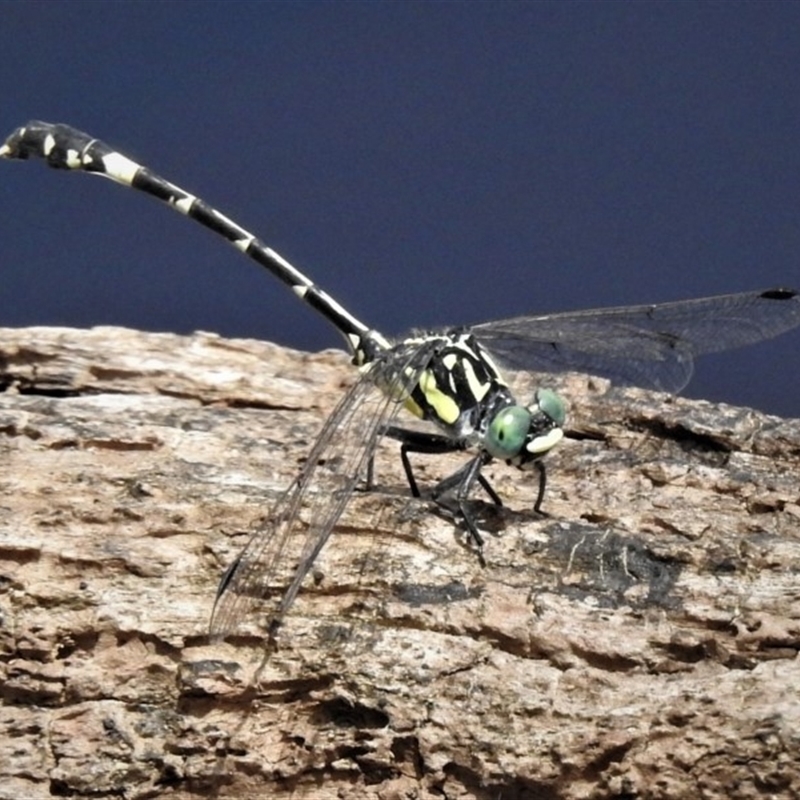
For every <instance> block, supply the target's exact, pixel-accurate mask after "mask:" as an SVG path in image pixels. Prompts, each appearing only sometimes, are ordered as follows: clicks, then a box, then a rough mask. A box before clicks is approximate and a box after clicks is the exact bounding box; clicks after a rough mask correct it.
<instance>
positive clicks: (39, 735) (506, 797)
mask: <svg viewBox="0 0 800 800" xmlns="http://www.w3.org/2000/svg"><path fill="white" fill-rule="evenodd" d="M353 379H354V373H353V369H352V367H350V366H349V364H348V363H347V359H346V357H345V356H344V355H343V354H341V353H335V352H333V351H329V352H325V353H321V354H316V355H309V354H304V353H298V352H294V351H290V350H286V349H282V348H280V347H277V346H274V345H270V344H264V343H260V342H255V341H243V340H239V341H228V340H224V339H221V338H219V337H216V336H213V335H209V334H196V335H194V336H191V337H180V336H174V335H165V334H145V333H139V332H135V331H129V330H124V329H119V328H97V329H93V330H90V331H76V330H68V329H53V328H30V329H24V330H11V329H0V384H2V386H3V388H4V392H3V393H2V394H0V448H1V450H0V492H1V493H2V495H1V496H2V499H0V614H1V615H2V620H0V621H1V622H2V627H0V699H1V700H2V707H1V708H0V798H3V799H4V800H5V799H6V798H14V800H16V799H17V798H32V799H33V800H38V799H39V798H52V797H53V796H64V797H93V798H98V797H100V798H104V797H115V798H116V797H124V798H136V799H137V800H138V799H139V798H151V797H168V798H187V799H188V798H205V797H221V798H228V797H230V798H234V797H236V798H260V797H270V798H290V797H291V798H348V799H349V798H380V799H381V800H401V798H402V799H403V800H407V799H408V798H426V799H427V798H459V799H466V798H475V799H476V800H477V799H479V800H489V799H490V798H503V800H510V799H511V798H544V799H545V800H549V799H550V798H553V800H555V798H559V800H560V799H561V798H564V799H565V800H566V799H567V798H569V799H572V798H610V797H613V798H693V799H694V798H698V797H702V798H720V799H721V798H760V799H762V800H763V798H765V797H770V798H783V797H786V798H790V797H797V796H800V702H799V701H798V697H797V691H796V687H797V686H798V685H800V662H798V659H797V650H798V646H799V645H800V590H798V572H800V489H799V488H798V475H799V474H800V470H798V460H799V459H800V421H798V420H781V419H777V418H775V417H767V416H764V415H761V414H759V413H757V412H754V411H751V410H747V409H740V408H733V407H728V406H718V405H711V404H708V403H703V402H694V401H685V400H680V399H678V400H675V399H672V398H668V397H666V396H664V395H657V394H653V393H648V392H644V391H639V390H624V391H623V390H608V385H607V384H605V383H604V382H602V381H598V380H594V379H589V378H585V377H582V376H565V377H561V378H559V379H558V380H553V379H552V378H551V379H548V380H547V381H546V383H547V384H548V385H553V386H554V388H556V389H558V390H559V391H561V392H562V393H563V394H564V395H565V396H566V397H567V398H568V400H569V402H570V406H571V409H570V417H569V421H568V424H569V427H570V428H571V429H572V431H573V433H575V434H576V435H577V436H578V437H579V438H576V439H572V440H570V441H567V442H566V443H565V444H564V445H563V446H562V447H561V448H560V449H559V450H558V452H556V453H554V454H553V456H552V457H550V458H549V460H548V466H549V487H548V493H547V495H546V497H545V502H544V505H543V509H544V510H546V511H547V516H539V515H536V514H534V513H533V512H532V511H530V510H529V509H530V505H531V502H532V499H533V497H534V495H535V485H534V483H535V481H534V480H533V479H532V478H531V475H525V474H522V473H518V472H516V471H514V470H509V469H508V468H506V467H504V466H502V465H497V466H495V465H492V466H490V468H489V469H488V470H487V475H488V477H489V478H490V480H491V481H492V483H493V485H494V486H495V487H496V488H497V490H498V491H499V493H500V494H501V496H502V497H503V498H504V500H505V502H506V506H505V507H504V508H503V509H494V508H492V507H490V506H488V505H486V504H483V503H479V504H478V507H477V509H478V515H479V518H480V519H481V528H482V530H485V531H486V532H487V535H486V539H487V543H486V548H485V556H486V561H487V566H486V567H485V568H482V567H481V566H480V565H479V563H478V560H477V558H476V557H475V554H474V553H473V552H472V551H471V550H470V549H469V547H468V546H466V545H465V543H464V539H463V535H462V534H461V533H460V532H459V531H458V530H457V529H456V527H455V526H454V525H453V523H452V521H451V520H450V519H448V517H447V514H446V512H445V511H442V510H437V509H436V508H434V507H433V506H432V505H431V503H430V502H429V501H427V500H425V499H422V500H412V499H411V498H409V497H408V495H407V491H406V487H405V485H404V478H403V476H402V471H401V468H400V464H399V459H398V458H397V457H396V452H395V449H394V447H395V446H396V443H391V442H386V443H384V445H383V446H382V451H381V456H380V459H379V464H378V484H379V485H378V488H377V490H376V491H373V492H369V493H367V492H359V493H358V494H357V495H356V496H355V497H354V499H353V501H352V502H351V504H350V507H349V508H348V510H347V511H346V513H345V516H344V518H343V520H342V523H341V525H340V526H339V527H338V528H337V531H336V533H335V534H334V536H333V537H332V539H331V542H330V543H329V545H328V547H327V548H326V550H325V551H324V552H323V554H322V557H321V558H320V561H319V564H318V568H317V570H315V572H314V575H313V579H311V580H309V582H308V586H307V587H306V589H305V590H304V591H303V592H301V594H300V597H299V598H298V602H297V604H296V606H295V607H294V609H293V610H292V612H291V613H290V615H289V617H288V618H287V620H286V624H285V625H284V626H283V628H282V629H281V631H280V636H279V648H278V650H277V651H275V652H267V651H266V650H265V640H264V625H263V622H264V621H263V619H259V618H258V617H257V616H256V617H254V618H253V619H252V620H249V621H248V624H247V625H246V626H245V628H244V629H243V631H242V632H241V634H240V635H237V636H235V637H232V638H230V639H229V640H227V641H225V642H223V643H216V644H215V643H211V642H210V641H209V640H208V638H207V637H206V635H205V632H206V627H207V624H208V618H209V614H210V611H211V604H212V600H213V596H214V592H215V589H216V585H217V582H218V580H219V577H220V575H221V573H222V571H223V570H224V568H225V566H226V565H227V564H229V563H230V561H231V560H232V559H233V558H234V556H235V554H236V553H237V551H238V550H239V549H240V548H241V547H242V546H243V544H244V543H245V541H246V540H247V537H248V535H249V533H250V532H251V531H252V530H254V529H256V528H257V526H258V524H259V521H260V520H262V519H263V518H264V517H265V516H266V515H268V514H269V509H270V504H271V502H273V501H274V499H275V498H276V497H277V496H278V494H279V492H280V491H281V490H282V489H283V488H285V487H286V486H287V485H288V484H289V482H290V481H291V479H292V477H293V476H294V474H295V473H296V470H297V468H298V466H299V464H300V463H302V459H303V457H304V454H305V453H306V452H307V450H308V448H309V447H310V444H311V443H312V442H313V440H314V437H315V435H316V432H317V431H318V429H319V426H320V425H321V424H322V422H323V420H324V419H325V416H326V414H327V413H328V412H329V411H330V410H331V409H332V408H333V406H334V405H335V403H336V401H337V399H338V398H339V396H340V395H341V392H342V390H343V388H344V387H345V386H347V385H348V384H349V383H350V382H351V381H352V380H353ZM526 391H527V392H530V391H531V386H530V385H528V386H527V388H526V387H524V386H523V388H522V391H521V395H522V396H523V397H524V396H525V392H526ZM393 444H394V446H393ZM457 463H458V459H457V458H456V460H455V461H453V460H451V459H449V458H446V459H442V458H429V459H424V460H419V475H420V478H421V480H422V481H424V482H425V481H427V482H428V483H432V482H434V481H435V480H436V479H437V478H439V477H442V476H443V475H445V474H447V472H448V469H451V468H452V467H453V466H454V465H455V464H457ZM479 499H480V498H479ZM320 502H324V499H323V500H320Z"/></svg>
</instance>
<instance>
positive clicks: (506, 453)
mask: <svg viewBox="0 0 800 800" xmlns="http://www.w3.org/2000/svg"><path fill="white" fill-rule="evenodd" d="M565 419H566V405H565V403H564V401H563V400H562V399H561V397H560V396H559V395H558V394H556V393H555V392H554V391H552V390H551V389H537V391H536V394H535V395H534V398H533V403H532V404H531V405H529V406H528V407H527V408H526V407H525V406H517V405H510V406H506V407H505V408H502V409H500V411H498V412H497V414H495V415H494V417H493V418H492V421H491V422H490V423H489V427H488V428H487V430H486V434H485V436H484V440H483V446H484V448H485V449H486V451H487V452H488V453H489V455H491V456H492V457H493V458H497V459H502V460H503V461H506V462H507V463H509V464H512V465H513V466H515V467H519V468H520V469H525V468H526V467H527V466H528V465H530V464H532V463H533V462H534V461H536V460H538V459H540V458H541V457H542V456H543V455H544V454H545V453H547V452H548V451H549V450H551V449H552V448H553V447H555V446H556V445H557V444H558V443H559V442H560V441H561V439H562V438H563V437H564V431H563V430H562V428H563V425H564V420H565Z"/></svg>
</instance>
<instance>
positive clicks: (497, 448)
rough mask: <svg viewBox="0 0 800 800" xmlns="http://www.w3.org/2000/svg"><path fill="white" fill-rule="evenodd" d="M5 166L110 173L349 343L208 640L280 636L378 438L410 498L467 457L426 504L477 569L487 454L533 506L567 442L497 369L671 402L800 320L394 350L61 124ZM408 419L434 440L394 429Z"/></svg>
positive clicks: (483, 329) (775, 300)
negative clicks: (606, 383)
mask: <svg viewBox="0 0 800 800" xmlns="http://www.w3.org/2000/svg"><path fill="white" fill-rule="evenodd" d="M0 157H2V158H7V159H29V158H41V159H43V160H44V161H45V162H46V163H47V164H48V165H49V166H51V167H55V168H58V169H66V170H73V171H78V172H86V173H89V174H93V175H100V176H102V177H105V178H109V179H111V180H113V181H115V182H116V183H119V184H121V185H123V186H127V187H130V188H132V189H136V190H138V191H141V192H144V193H145V194H148V195H151V196H152V197H155V198H156V199H158V200H160V201H162V202H163V203H166V204H167V205H168V206H169V207H171V208H172V209H173V210H175V211H178V212H179V213H181V214H183V215H184V216H187V217H189V218H190V219H192V220H194V221H195V222H198V223H200V224H201V225H202V226H204V227H206V228H208V229H210V230H211V231H213V232H214V233H216V234H218V235H219V236H221V237H222V238H224V239H226V240H227V241H228V242H229V243H230V244H232V245H233V246H234V247H235V248H236V249H237V250H239V251H240V252H241V253H243V254H244V255H245V256H247V257H248V258H250V259H252V260H253V261H255V262H256V263H257V264H259V265H261V266H262V267H264V268H265V269H266V270H267V271H268V272H270V273H271V274H272V275H274V276H275V277H276V278H278V279H279V280H280V281H282V282H283V283H285V284H286V285H288V286H289V288H290V289H291V290H292V291H293V292H294V294H295V295H297V296H298V297H299V298H300V299H301V300H303V301H304V302H305V303H306V304H308V305H309V306H311V307H312V308H314V309H315V310H316V311H317V312H318V313H319V314H321V315H322V316H323V317H324V318H325V319H326V320H328V322H330V323H331V324H332V325H333V326H334V328H336V330H338V331H339V333H341V334H342V335H343V336H344V339H345V341H346V343H347V346H348V348H349V350H350V352H351V355H352V361H353V364H354V365H355V367H356V368H357V369H358V371H359V375H358V379H357V380H356V381H355V382H354V383H353V385H352V387H351V388H350V389H349V390H348V391H347V392H346V393H345V394H344V395H343V396H342V398H341V399H340V401H339V403H338V404H337V406H336V408H335V409H334V411H333V412H332V413H331V414H330V416H329V417H328V418H327V420H326V422H325V423H324V425H323V426H322V429H321V431H320V433H319V435H318V436H317V438H316V440H315V442H314V444H313V446H312V448H311V451H310V452H309V454H308V457H307V459H306V460H305V462H304V466H303V467H302V468H301V469H300V471H299V473H298V474H297V476H296V478H295V479H294V481H293V482H292V483H291V485H290V486H289V487H288V488H287V489H286V490H285V491H284V492H283V493H282V494H281V495H280V497H279V499H278V500H277V501H276V503H275V504H274V506H273V508H272V509H271V513H270V514H269V516H268V519H267V521H266V522H265V523H264V524H263V525H262V526H261V527H259V528H258V529H257V530H256V531H255V532H254V533H252V535H251V537H250V539H249V541H248V542H247V544H246V545H245V546H244V548H243V549H242V551H241V552H240V553H239V555H238V556H237V557H236V558H235V560H234V561H233V562H232V563H231V564H230V566H229V567H228V568H227V569H226V570H225V572H224V574H223V576H222V578H221V580H220V584H219V588H218V591H217V594H216V598H215V601H214V606H213V610H212V614H211V621H210V626H209V628H210V634H211V635H212V636H213V637H215V638H222V637H224V636H226V635H228V634H231V633H234V632H235V631H236V630H237V629H238V628H239V627H240V626H241V624H242V623H243V621H244V620H246V619H247V618H249V617H250V615H251V614H252V613H253V612H254V610H255V609H256V608H261V607H263V603H264V601H266V600H270V601H271V604H270V611H269V612H268V615H267V629H268V631H269V636H270V638H271V639H274V636H275V635H276V633H277V631H278V629H279V627H280V625H281V624H282V622H283V620H284V618H285V616H286V614H287V613H288V612H289V610H290V609H291V607H292V605H293V603H294V601H295V599H296V597H297V594H298V592H299V591H300V589H301V586H302V584H303V582H304V580H305V578H306V576H307V575H308V573H309V572H310V571H311V569H312V567H313V565H314V563H315V561H316V560H317V558H318V556H319V554H320V552H321V551H322V549H323V548H324V547H325V545H326V544H327V542H328V540H329V539H330V537H331V534H332V533H333V532H334V529H335V527H336V525H337V522H338V521H339V519H340V518H341V516H342V514H343V513H344V511H345V508H346V507H347V504H348V502H349V501H350V499H351V497H352V496H353V493H354V492H355V491H356V489H357V488H358V485H359V482H360V481H363V480H364V478H365V477H366V480H367V484H368V485H370V484H371V483H372V464H373V461H374V457H375V452H376V447H377V444H378V442H379V441H380V440H381V439H382V438H383V437H388V438H390V439H394V440H397V441H398V442H399V443H400V447H399V450H400V458H401V463H402V466H403V469H404V472H405V475H406V478H407V481H408V484H409V488H410V491H411V494H412V495H413V496H415V497H419V496H420V495H421V492H420V490H419V487H418V485H417V481H416V478H415V476H414V472H413V468H412V465H411V459H410V456H411V455H412V454H415V453H423V454H443V453H449V452H464V453H469V456H468V457H467V458H466V460H465V462H464V464H463V466H462V467H461V468H459V469H458V470H457V471H456V472H455V473H453V474H452V475H450V476H449V477H446V478H444V479H443V480H441V481H439V483H437V484H436V485H435V486H434V487H433V488H432V491H431V496H432V497H433V499H434V500H436V501H439V502H444V499H445V498H449V499H450V501H451V502H452V501H453V500H454V501H455V503H454V507H455V509H456V517H457V521H458V522H460V523H462V524H463V526H464V527H465V528H466V531H467V534H468V537H469V539H470V540H471V542H472V544H473V545H474V548H475V549H476V551H477V552H478V555H479V558H480V559H481V561H482V563H485V562H483V555H482V553H483V539H482V537H481V534H480V531H479V530H478V525H477V523H476V521H475V518H474V516H473V513H472V511H471V508H470V497H471V495H472V493H473V491H474V490H475V488H476V486H478V487H480V488H482V489H483V491H484V492H486V494H487V495H488V496H489V498H490V499H491V501H492V502H493V503H494V504H496V505H502V500H501V498H500V497H499V495H498V494H497V492H496V491H495V489H494V487H492V485H491V484H490V483H489V481H488V480H487V479H486V477H485V476H484V474H483V473H482V470H483V468H484V467H485V466H486V465H487V464H489V463H490V462H492V461H494V460H498V461H503V462H505V463H506V464H507V465H509V466H511V467H516V468H518V469H520V470H524V471H536V472H538V490H537V493H536V499H535V501H534V503H533V509H534V511H537V512H538V511H540V508H541V503H542V500H543V497H544V494H545V488H546V481H547V478H546V475H547V473H546V470H545V465H544V462H543V458H544V457H545V455H546V454H547V453H548V452H550V451H551V450H552V449H553V448H554V447H555V446H556V445H557V444H558V443H559V441H561V439H562V438H563V436H564V427H565V422H566V403H565V402H564V400H563V398H561V397H560V396H559V395H558V394H557V393H556V392H554V391H552V390H551V389H548V388H539V389H537V390H536V391H535V392H534V394H533V397H532V398H531V399H530V400H529V402H527V403H526V404H521V403H518V402H517V400H516V399H515V398H514V396H513V394H512V391H511V389H510V387H509V384H508V381H507V380H506V379H505V377H504V375H503V372H502V370H501V368H500V366H499V365H500V364H502V365H503V368H504V369H514V370H522V371H526V372H563V371H575V372H584V373H590V374H594V375H600V376H604V377H608V378H611V379H612V380H614V381H616V382H620V383H624V384H633V385H639V386H644V387H647V388H652V389H657V390H660V391H665V392H671V393H675V392H678V391H680V390H681V389H682V388H683V387H684V386H685V385H686V384H687V383H688V381H689V379H690V378H691V375H692V371H693V368H694V361H695V358H696V357H697V356H698V355H701V354H704V353H711V352H716V351H721V350H727V349H731V348H735V347H739V346H743V345H747V344H751V343H754V342H758V341H761V340H764V339H768V338H771V337H774V336H777V335H779V334H781V333H783V332H785V331H788V330H790V329H792V328H794V327H796V326H798V325H800V296H798V292H797V291H795V290H793V289H787V288H774V289H767V290H764V291H751V292H743V293H738V294H727V295H719V296H715V297H704V298H698V299H691V300H683V301H678V302H669V303H660V304H656V305H636V306H626V307H616V308H601V309H592V310H581V311H572V312H564V313H555V314H546V315H529V316H519V317H514V318H510V319H502V320H494V321H490V322H484V323H479V324H476V325H469V326H462V327H457V328H442V329H441V330H438V331H430V332H426V333H423V334H415V335H412V336H409V337H407V338H403V339H399V340H391V339H389V338H387V337H385V336H383V335H382V334H381V333H379V332H378V331H377V330H375V329H373V328H371V327H369V326H368V325H366V324H365V323H363V322H362V321H360V320H359V319H358V318H356V317H355V316H353V315H352V314H351V313H350V312H349V311H348V310H347V309H345V308H344V307H343V306H342V305H341V304H340V303H338V302H337V301H336V300H335V299H334V298H333V297H331V296H330V295H329V294H327V293H326V292H325V291H324V290H322V289H321V288H320V287H319V286H318V285H317V284H315V283H314V282H313V281H312V280H311V279H310V278H309V277H308V276H307V275H305V274H304V273H303V272H301V271H300V270H298V269H297V268H296V267H294V266H293V265H292V264H291V263H289V262H288V261H287V260H286V259H285V258H283V257H282V256H281V255H279V254H278V253H277V252H275V251H274V250H272V249H271V248H270V247H269V246H268V245H267V244H265V243H264V242H263V241H262V240H261V239H259V238H258V237H257V236H256V235H254V234H253V233H251V232H249V231H248V230H247V229H245V228H243V227H242V226H240V225H239V224H238V223H237V222H235V221H234V220H232V219H230V218H229V217H227V216H226V215H224V214H223V213H221V212H220V211H218V210H217V209H216V208H214V207H213V206H211V205H209V204H208V203H206V202H205V201H204V200H202V199H201V198H199V197H197V196H196V195H194V194H192V193H190V192H188V191H186V190H185V189H182V188H180V187H179V186H177V185H176V184H174V183H171V182H170V181H168V180H166V179H165V178H163V177H161V175H159V174H158V173H156V172H154V171H153V170H151V169H150V168H149V167H147V166H144V165H142V164H139V163H137V162H135V161H133V160H132V159H131V158H129V157H128V156H126V155H124V154H123V153H121V152H120V151H118V150H116V149H114V148H113V147H111V146H109V145H108V144H106V143H105V142H103V141H101V140H100V139H97V138H95V137H93V136H90V135H89V134H87V133H84V132H82V131H79V130H77V129H75V128H73V127H70V126H69V125H64V124H54V123H47V122H40V121H32V122H29V123H28V124H27V125H24V126H22V127H20V128H17V129H16V130H15V131H14V132H13V133H12V134H11V135H10V136H9V137H8V138H7V139H6V141H5V143H4V144H3V145H2V146H0ZM401 413H409V414H411V415H413V416H414V417H416V418H417V419H419V420H423V421H425V422H426V423H429V426H428V428H429V429H428V430H424V431H423V430H419V429H418V428H409V427H406V426H403V425H397V424H395V423H396V420H397V417H398V415H400V414H401Z"/></svg>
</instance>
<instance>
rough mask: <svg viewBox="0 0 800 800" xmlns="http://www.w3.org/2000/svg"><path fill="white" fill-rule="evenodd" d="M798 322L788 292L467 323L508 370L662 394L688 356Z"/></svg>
mask: <svg viewBox="0 0 800 800" xmlns="http://www.w3.org/2000/svg"><path fill="white" fill-rule="evenodd" d="M798 325H800V296H799V295H798V293H797V292H795V291H793V290H790V289H772V290H768V291H765V292H744V293H741V294H729V295H720V296H717V297H704V298H699V299H696V300H682V301H678V302H675V303H662V304H659V305H641V306H623V307H619V308H601V309H591V310H587V311H574V312H567V313H562V314H548V315H544V316H530V317H516V318H513V319H506V320H498V321H496V322H487V323H484V324H480V325H475V326H472V331H473V332H474V333H475V335H476V336H477V337H478V339H479V340H480V341H481V343H482V344H484V345H485V346H486V347H487V348H488V349H489V350H490V351H492V352H493V353H496V354H497V355H498V356H499V357H500V358H501V359H502V360H503V361H505V363H506V364H507V365H508V366H509V367H511V368H514V369H524V370H534V371H535V370H542V371H545V372H560V371H564V370H576V371H581V372H590V373H593V374H596V375H603V376H606V377H609V378H612V379H613V380H616V381H619V382H622V383H629V384H636V385H640V386H648V387H652V388H656V389H661V390H663V391H670V392H676V391H679V390H680V389H682V388H683V387H684V386H685V385H686V384H687V383H688V382H689V378H690V377H691V375H692V370H693V363H694V358H695V356H697V355H700V354H702V353H711V352H716V351H720V350H728V349H732V348H735V347H741V346H743V345H746V344H752V343H754V342H759V341H761V340H763V339H769V338H771V337H773V336H777V335H778V334H780V333H783V332H785V331H787V330H790V329H791V328H794V327H796V326H798Z"/></svg>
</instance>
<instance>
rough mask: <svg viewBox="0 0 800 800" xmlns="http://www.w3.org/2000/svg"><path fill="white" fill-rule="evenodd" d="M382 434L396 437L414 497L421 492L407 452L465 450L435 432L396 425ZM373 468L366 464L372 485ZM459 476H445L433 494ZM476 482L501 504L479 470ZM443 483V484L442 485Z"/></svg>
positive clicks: (437, 453) (432, 452) (392, 437)
mask: <svg viewBox="0 0 800 800" xmlns="http://www.w3.org/2000/svg"><path fill="white" fill-rule="evenodd" d="M383 435H384V436H388V437H389V438H391V439H396V440H397V441H399V442H400V443H401V445H400V460H401V462H402V464H403V470H404V472H405V474H406V480H407V481H408V486H409V488H410V489H411V494H412V495H413V496H414V497H421V492H420V490H419V487H418V485H417V481H416V478H415V477H414V470H413V468H412V466H411V461H410V459H409V457H408V454H409V453H425V454H428V455H440V454H442V453H456V452H460V451H462V450H465V449H466V448H465V446H464V444H463V443H460V442H457V441H454V440H453V439H449V438H448V437H447V436H440V435H438V434H435V433H427V432H425V431H412V430H408V429H406V428H397V427H394V426H392V427H389V428H387V429H386V430H385V431H384V432H383ZM460 473H461V470H459V471H458V472H456V473H455V475H456V476H457V475H460ZM372 474H373V470H372V463H370V464H369V465H368V468H367V477H368V485H369V486H372V484H371V483H369V480H370V479H371V478H372ZM459 480H460V479H459V478H455V476H451V477H450V478H445V480H444V481H442V482H441V483H439V484H437V486H436V488H435V489H434V493H435V494H443V493H444V492H445V491H447V490H448V489H451V488H453V487H454V486H456V485H457V484H458V482H459ZM477 481H478V483H479V484H480V485H481V486H482V487H483V490H484V491H485V492H486V494H488V495H489V497H490V499H491V501H492V502H493V503H494V504H495V505H497V506H502V505H503V501H502V500H501V499H500V496H499V495H498V494H497V492H496V491H495V490H494V488H493V487H492V485H491V484H490V483H489V481H488V480H487V479H486V477H485V476H484V475H482V474H481V473H480V472H479V473H478V475H477ZM443 484H444V485H443Z"/></svg>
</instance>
